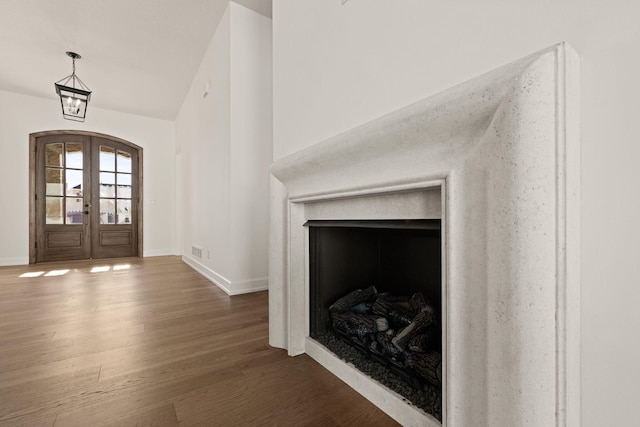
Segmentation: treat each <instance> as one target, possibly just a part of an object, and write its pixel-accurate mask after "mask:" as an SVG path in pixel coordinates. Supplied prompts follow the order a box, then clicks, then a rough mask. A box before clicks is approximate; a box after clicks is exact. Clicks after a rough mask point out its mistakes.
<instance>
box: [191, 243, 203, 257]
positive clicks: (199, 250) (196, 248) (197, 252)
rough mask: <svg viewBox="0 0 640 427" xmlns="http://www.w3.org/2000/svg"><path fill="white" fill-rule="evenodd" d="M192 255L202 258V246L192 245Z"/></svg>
mask: <svg viewBox="0 0 640 427" xmlns="http://www.w3.org/2000/svg"><path fill="white" fill-rule="evenodd" d="M191 255H193V256H195V257H197V258H202V248H201V247H200V246H191Z"/></svg>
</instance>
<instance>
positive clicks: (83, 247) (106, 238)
mask: <svg viewBox="0 0 640 427" xmlns="http://www.w3.org/2000/svg"><path fill="white" fill-rule="evenodd" d="M29 137H30V138H29V139H30V143H29V149H30V157H29V159H30V185H29V188H30V204H29V205H30V208H29V210H30V221H29V240H30V242H29V243H30V248H29V262H30V263H36V262H46V261H63V260H76V259H88V258H115V257H131V256H140V255H142V188H141V183H142V148H140V147H138V146H136V145H135V144H132V143H130V142H127V141H125V140H122V139H119V138H115V137H112V136H109V135H103V134H99V133H95V132H84V131H49V132H39V133H33V134H31V135H30V136H29Z"/></svg>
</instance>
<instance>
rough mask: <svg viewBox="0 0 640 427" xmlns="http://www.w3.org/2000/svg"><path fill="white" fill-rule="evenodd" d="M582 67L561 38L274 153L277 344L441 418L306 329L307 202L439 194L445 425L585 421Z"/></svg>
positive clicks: (383, 400) (273, 319)
mask: <svg viewBox="0 0 640 427" xmlns="http://www.w3.org/2000/svg"><path fill="white" fill-rule="evenodd" d="M578 72H579V58H578V56H577V54H576V53H575V52H574V51H573V50H572V49H571V48H570V47H569V46H568V45H566V44H559V45H556V46H553V47H551V48H548V49H545V50H543V51H541V52H538V53H536V54H534V55H531V56H528V57H526V58H523V59H521V60H519V61H516V62H514V63H512V64H509V65H506V66H504V67H502V68H500V69H497V70H494V71H492V72H489V73H487V74H485V75H482V76H480V77H477V78H475V79H473V80H471V81H468V82H466V83H463V84H461V85H458V86H456V87H454V88H452V89H450V90H447V91H445V92H443V93H441V94H439V95H436V96H433V97H430V98H428V99H425V100H423V101H419V102H417V103H415V104H412V105H409V106H407V107H405V108H402V109H400V110H398V111H395V112H392V113H390V114H388V115H386V116H384V117H381V118H378V119H376V120H373V121H372V122H370V123H367V124H365V125H362V126H359V127H357V128H354V129H351V130H349V131H347V132H345V133H342V134H340V135H337V136H335V137H333V138H330V139H329V140H327V141H324V142H322V143H319V144H316V145H314V146H312V147H310V148H307V149H305V150H302V151H300V152H298V153H294V154H292V155H290V156H288V157H285V158H283V159H280V160H278V161H277V162H275V163H274V165H273V166H272V173H273V175H274V177H275V178H276V179H277V180H278V181H280V182H277V181H275V180H274V181H273V182H272V211H271V215H272V218H271V221H272V224H271V247H270V280H269V282H270V285H269V286H270V288H269V294H270V295H269V297H270V319H269V320H270V342H271V344H272V345H274V346H277V347H281V348H286V349H288V351H289V354H291V355H296V354H300V353H304V352H306V353H310V355H311V356H312V357H315V358H316V359H317V360H319V361H320V362H321V363H323V364H325V366H327V367H328V368H329V369H331V370H332V371H333V372H336V373H337V374H338V375H340V376H341V377H342V378H343V379H344V380H345V381H347V382H348V383H350V384H351V385H352V386H353V387H354V388H356V389H358V390H359V391H360V392H362V393H363V394H365V395H366V396H367V397H368V398H370V399H371V400H372V401H373V402H374V403H376V404H377V405H379V406H380V407H381V408H382V409H383V410H385V411H387V412H388V413H389V414H390V415H391V416H393V417H394V418H396V419H397V420H399V421H400V422H401V423H403V424H407V425H410V424H416V425H419V424H422V425H432V424H434V423H435V422H434V420H433V419H432V418H430V417H428V416H425V417H424V418H421V416H422V415H421V414H420V413H417V412H416V411H415V410H414V409H408V408H405V407H403V406H401V405H404V403H402V402H401V399H399V400H400V403H398V402H397V401H398V399H397V398H396V397H394V396H393V393H389V392H387V391H385V390H382V391H376V392H373V393H370V392H368V391H367V390H368V389H369V388H371V384H369V383H366V384H364V385H363V381H364V382H366V379H362V378H360V377H359V376H358V375H359V374H358V373H357V372H356V373H353V372H352V373H348V372H347V373H345V374H344V375H342V374H341V372H346V371H349V369H350V368H349V367H345V366H341V365H340V366H337V367H336V366H333V365H336V363H338V365H339V362H335V361H329V359H331V357H330V356H327V355H326V354H324V353H322V352H321V353H322V354H320V353H318V347H317V345H315V344H313V342H311V340H310V339H309V338H308V308H307V304H308V300H307V287H308V268H307V266H306V257H307V248H306V245H307V240H306V239H307V234H306V230H305V228H304V227H303V226H302V224H303V223H304V221H306V220H307V219H309V218H308V216H309V212H311V211H318V209H314V210H312V209H309V207H310V205H309V204H310V203H313V204H314V205H317V204H322V203H326V204H330V206H329V205H327V206H329V208H328V209H325V210H322V211H332V209H333V210H334V211H337V212H340V210H341V209H345V210H346V211H348V210H349V209H351V208H350V206H353V205H354V203H353V201H354V200H362V201H363V203H358V204H357V205H358V215H362V212H365V214H366V215H367V216H371V217H376V216H377V213H376V209H377V208H376V206H378V205H379V204H380V201H381V200H384V198H385V197H396V196H397V197H399V199H398V200H399V201H398V202H397V203H398V206H400V211H401V213H400V215H407V216H411V217H413V216H415V215H428V214H427V213H424V214H421V213H420V212H418V213H417V214H416V213H415V212H414V211H415V209H414V207H415V206H416V203H415V202H414V199H415V197H416V195H418V197H420V194H424V195H425V199H424V200H425V202H424V205H425V206H427V205H428V206H430V205H432V204H433V200H434V198H433V197H432V196H433V194H438V196H437V197H438V199H437V200H439V201H441V206H439V208H440V212H439V213H440V214H441V215H442V224H443V262H444V265H443V291H444V292H443V301H442V304H443V312H444V314H443V317H444V318H443V325H444V330H443V339H444V340H445V344H446V345H445V348H444V350H443V361H444V372H443V378H444V395H443V401H444V408H443V425H445V426H578V425H579V424H580V359H579V333H580V330H579V328H580V325H579V287H580V279H579V261H580V254H579V249H580V247H579V246H580V245H579V231H580V225H579V159H580V155H579V122H578V107H579V99H578V95H579V87H580V85H579V76H578ZM433 189H437V190H440V191H439V192H438V193H434V192H433V191H429V190H433ZM404 194H407V195H410V196H407V197H408V198H407V201H406V205H407V208H406V209H407V211H406V213H402V206H403V203H404V202H403V201H402V200H403V197H404V196H403V195H404ZM409 199H411V201H409ZM341 200H343V201H344V206H343V207H341V202H340V201H341ZM367 200H371V201H372V203H371V204H370V205H369V204H368V202H367ZM394 200H395V199H394ZM418 205H420V203H419V202H418ZM367 206H370V212H367ZM363 209H364V211H363ZM426 210H427V211H428V210H429V209H426ZM418 211H419V209H418ZM347 215H348V213H347ZM327 219H328V218H327ZM360 219H368V218H360ZM332 364H333V365H332ZM329 365H332V366H329ZM394 399H395V400H394ZM389 402H392V403H389ZM405 406H406V405H405ZM418 412H419V411H418ZM407 414H409V415H407Z"/></svg>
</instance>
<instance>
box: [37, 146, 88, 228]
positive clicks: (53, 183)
mask: <svg viewBox="0 0 640 427" xmlns="http://www.w3.org/2000/svg"><path fill="white" fill-rule="evenodd" d="M45 163H46V170H45V173H46V177H45V193H46V194H45V196H46V201H45V223H46V224H82V223H83V207H82V204H83V185H84V171H83V146H82V144H80V143H77V142H64V143H62V142H57V143H51V144H46V146H45Z"/></svg>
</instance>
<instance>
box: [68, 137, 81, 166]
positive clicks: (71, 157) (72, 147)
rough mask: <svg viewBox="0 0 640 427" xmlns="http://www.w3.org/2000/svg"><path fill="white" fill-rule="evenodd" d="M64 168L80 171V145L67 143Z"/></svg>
mask: <svg viewBox="0 0 640 427" xmlns="http://www.w3.org/2000/svg"><path fill="white" fill-rule="evenodd" d="M65 167H67V168H73V169H82V144H77V143H71V142H67V157H66V164H65Z"/></svg>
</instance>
